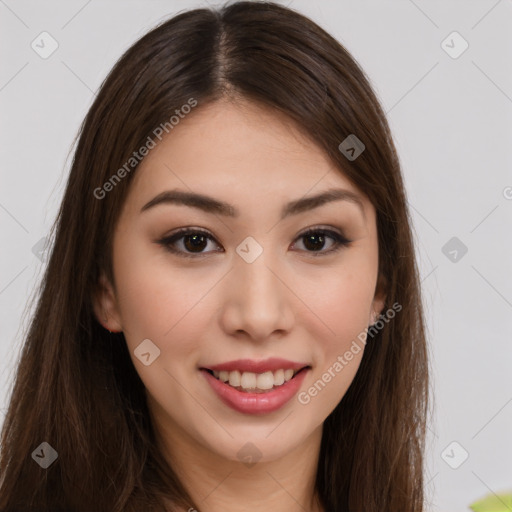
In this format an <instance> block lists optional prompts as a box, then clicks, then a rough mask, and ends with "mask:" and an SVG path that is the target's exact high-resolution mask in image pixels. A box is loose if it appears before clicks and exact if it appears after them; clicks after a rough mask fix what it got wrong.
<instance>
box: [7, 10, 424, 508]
mask: <svg viewBox="0 0 512 512" xmlns="http://www.w3.org/2000/svg"><path fill="white" fill-rule="evenodd" d="M226 95H233V96H236V95H238V96H240V97H243V98H247V99H249V100H252V101H255V102H258V103H259V104H262V105H265V106H266V107H267V108H270V109H274V110H275V111H279V112H282V113H285V114H286V115H287V116H289V118H291V119H293V120H294V121H296V123H297V125H298V126H300V127H301V129H302V130H303V131H304V132H305V133H306V134H307V135H308V136H309V137H310V139H311V140H313V141H314V142H315V143H316V144H318V145H319V146H320V147H321V148H323V149H324V150H325V153H326V154H327V155H328V157H329V158H330V159H332V161H333V162H334V164H335V165H336V167H337V168H338V169H339V170H340V172H343V173H344V175H345V176H346V177H348V178H349V179H350V180H351V181H352V182H353V183H354V184H355V185H356V186H357V187H359V189H360V190H361V191H363V192H364V193H365V194H366V195H367V196H368V197H369V199H370V200H371V202H372V204H373V205H374V207H375V209H376V212H377V229H378V242H379V281H378V286H379V287H381V289H383V290H385V293H386V304H387V307H388V308H389V307H391V305H393V304H399V305H401V310H400V312H399V313H398V314H396V315H395V317H394V318H393V319H392V320H391V321H389V322H386V323H385V325H384V326H383V328H382V329H379V330H378V332H377V333H375V335H374V336H373V337H371V339H370V337H369V338H368V343H367V346H366V349H365V352H364V355H363V359H362V362H361V365H360V368H359V370H358V372H357V374H356V376H355V379H354V381H353V382H352V384H351V386H350V388H349V389H348V391H347V393H346V394H345V396H344V397H343V399H342V400H341V402H340V403H339V404H338V405H337V407H336V408H335V409H334V411H333V412H332V414H330V415H329V417H328V418H327V419H326V420H325V422H324V426H323V437H322V444H321V451H320V459H319V465H318V471H317V479H316V485H317V491H318V495H319V497H320V500H321V502H322V505H323V506H324V508H325V510H326V511H329V512H333V511H335V512H342V511H362V510H364V511H365V512H382V511H393V512H399V511H402V512H421V511H423V510H424V508H423V507H424V504H423V500H424V490H423V485H424V480H423V457H424V455H423V453H424V441H425V427H426V421H427V414H428V406H427V403H428V386H429V383H428V360H427V347H426V340H425V338H426V335H425V327H424V317H423V315H424V313H423V306H422V301H421V295H420V292H421V290H420V282H419V275H418V270H417V266H416V260H415V252H414V244H413V238H412V231H411V223H410V222H411V220H410V215H409V211H408V207H407V201H406V195H405V191H404V184H403V181H402V176H401V169H400V164H399V159H398V156H397V154H396V150H395V147H394V143H393V140H392V136H391V133H390V130H389V127H388V124H387V121H386V116H385V114H384V112H383V110H382V108H381V106H380V104H379V101H378V99H377V98H376V95H375V93H374V92H373V90H372V88H371V86H370V82H369V79H368V78H367V77H366V75H365V73H364V72H363V70H362V69H361V68H360V67H359V65H358V64H357V63H356V62H355V60H354V59H353V58H352V57H351V56H350V54H349V53H348V52H347V50H346V49H345V48H344V47H343V46H342V45H341V44H340V43H338V42H337V41H336V40H335V39H334V38H333V37H331V36H330V35H329V34H327V33H326V32H325V31H324V30H322V29H321V28H320V27H318V26H317V25H316V24H315V23H313V22H312V21H311V20H309V19H307V18H306V17H304V16H303V15H301V14H299V13H297V12H295V11H293V10H291V9H288V8H285V7H283V6H280V5H277V4H274V3H269V2H266V3H262V2H237V3H231V4H229V5H226V6H224V7H223V8H220V9H218V10H214V9H197V10H191V11H188V12H184V13H181V14H179V15H177V16H175V17H173V18H172V19H169V20H168V21H165V22H163V23H162V24H160V25H159V26H158V27H156V28H155V29H153V30H151V31H150V32H148V33H147V34H146V35H145V36H144V37H142V38H141V39H140V40H139V41H137V42H136V43H135V44H134V45H133V46H132V47H131V48H129V49H128V50H127V51H126V53H125V54H124V55H123V56H122V57H121V58H120V60H119V61H118V62H117V63H116V65H115V66H114V68H113V69H112V70H111V72H110V73H109V75H108V76H107V78H106V79H105V81H104V82H103V84H102V85H101V87H100V89H99V91H98V94H97V97H96V99H95V101H94V103H93V105H92V107H91V108H90V110H89V112H88V114H87V116H86V118H85V120H84V122H83V124H82V126H81V128H80V132H79V135H78V139H77V140H78V142H77V144H76V148H75V152H74V159H73V163H72V167H71V171H70V175H69V179H68V182H67V186H66V190H65V194H64V198H63V201H62V204H61V207H60V210H59V212H58V216H57V219H56V221H55V224H54V226H53V228H52V239H51V242H52V247H51V251H50V256H49V259H48V264H47V268H46V269H45V274H44V277H43V279H42V282H41V285H40V288H39V290H38V300H37V308H36V311H35V313H34V316H33V318H32V320H31V324H30V328H29V330H28V333H27V336H26V339H25V341H24V346H23V350H22V354H21V359H20V361H19V363H18V367H17V373H16V378H15V381H14V385H13V390H12V395H11V397H10V404H9V408H8V410H7V414H6V418H5V422H4V425H3V430H2V438H1V459H0V478H1V480H0V509H1V510H5V511H11V510H27V511H28V510H41V511H42V510H45V511H49V510H52V511H54V510H67V511H69V510H74V511H92V510H94V511H109V512H112V511H114V512H121V511H124V512H126V511H133V512H135V511H140V510H165V509H164V498H165V499H167V500H170V501H171V502H172V503H175V504H179V505H180V506H183V507H184V508H185V509H188V508H189V507H195V508H196V509H199V507H198V506H197V505H196V504H195V503H194V501H193V500H192V499H191V498H190V496H189V495H188V494H187V492H186V490H185V485H184V484H182V483H181V482H180V481H179V479H178V478H177V476H176V474H175V473H174V471H173V469H172V468H171V467H169V465H168V464H167V463H166V461H165V460H164V459H163V456H162V455H161V453H160V452H159V451H158V450H157V449H156V444H155V433H154V431H153V429H152V425H151V423H150V421H149V419H148V418H149V413H148V409H147V405H146V401H145V394H144V386H143V383H142V381H141V379H140V378H139V376H138V374H137V372H136V370H135V368H134V366H133V364H132V361H131V359H130V355H129V353H128V351H127V348H126V343H125V342H124V337H123V334H122V333H121V334H111V333H109V332H107V331H106V330H105V329H104V328H103V327H102V326H101V325H100V324H99V323H98V321H97V319H96V317H95V316H94V313H93V307H92V297H93V294H94V293H95V290H96V289H97V288H96V287H97V284H98V279H99V276H100V273H101V272H102V271H104V272H105V273H106V275H107V276H108V278H109V279H110V281H111V282H113V279H112V277H113V274H112V267H111V264H112V262H111V254H112V235H113V231H114V229H115V225H116V221H117V219H118V216H119V214H120V210H121V207H122V205H123V201H124V199H125V197H126V193H127V191H128V187H129V185H130V183H131V181H132V179H133V176H134V174H135V172H136V166H134V167H133V169H131V170H130V169H128V170H127V168H126V167H125V170H126V171H127V172H125V173H123V177H122V179H120V180H117V181H116V182H115V184H114V185H115V186H112V187H111V190H110V191H109V193H108V194H107V195H106V197H103V198H98V193H96V194H95V193H94V191H95V190H98V188H101V187H103V186H104V184H105V183H106V182H107V181H108V180H109V179H111V177H112V175H113V174H114V173H116V171H117V170H118V169H120V168H122V167H123V165H125V164H126V162H127V161H129V159H130V157H131V156H132V154H133V152H134V151H136V150H137V149H138V148H140V147H141V146H143V145H144V144H145V142H146V141H147V140H148V137H154V133H155V128H157V127H159V126H161V125H162V124H164V123H166V122H168V120H169V119H170V117H171V116H172V115H173V114H174V113H175V111H176V109H180V107H181V106H182V105H185V104H187V103H188V102H189V101H190V99H191V98H193V99H194V101H197V105H198V106H197V107H195V108H196V109H199V108H201V106H202V105H206V104H207V103H209V102H213V101H215V100H217V99H220V98H222V97H223V96H226ZM167 126H168V125H167ZM152 134H153V135H152ZM351 134H354V135H356V136H357V138H358V139H359V140H361V141H362V142H363V143H364V145H365V149H364V151H363V152H362V153H361V154H360V155H359V157H358V158H356V159H354V160H350V159H348V158H347V156H346V155H345V154H343V153H342V151H340V149H339V147H338V146H339V145H340V143H341V142H342V141H343V140H344V139H345V138H346V137H348V136H349V135H351ZM111 183H112V182H111ZM384 309H386V307H385V308H384ZM42 442H47V443H49V444H50V445H51V446H52V447H53V448H54V449H55V450H56V451H57V452H58V459H57V460H56V461H55V462H54V463H53V464H52V465H51V466H50V467H48V468H47V469H42V468H41V467H40V466H39V465H38V464H36V463H35V462H34V460H32V453H33V451H34V450H35V449H36V448H38V447H39V445H40V444H41V443H42Z"/></svg>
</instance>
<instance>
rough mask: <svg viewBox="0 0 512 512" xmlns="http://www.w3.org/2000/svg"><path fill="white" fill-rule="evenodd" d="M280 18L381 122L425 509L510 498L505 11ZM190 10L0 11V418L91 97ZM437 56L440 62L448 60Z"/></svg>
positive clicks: (511, 133)
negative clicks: (322, 38) (346, 71)
mask: <svg viewBox="0 0 512 512" xmlns="http://www.w3.org/2000/svg"><path fill="white" fill-rule="evenodd" d="M209 3H210V5H219V2H209ZM282 3H285V2H282ZM286 4H287V5H290V6H291V7H293V8H295V9H297V10H299V11H300V12H302V13H304V14H306V15H308V16H310V17H311V18H312V19H313V20H315V21H316V22H317V23H319V24H320V25H321V26H322V27H323V28H325V29H326V30H327V31H329V32H330V33H331V34H333V35H334V36H335V37H336V38H337V39H338V40H339V41H340V42H341V43H342V44H344V45H345V46H346V48H347V49H348V50H349V51H350V52H351V53H352V54H353V56H354V57H355V58H356V59H357V60H358V61H359V62H360V64H361V65H362V67H363V68H364V69H365V71H366V72H367V73H368V75H369V77H370V79H371V81H372V83H373V86H374V88H375V90H376V92H377V94H378V96H379V98H380V100H381V101H382V103H383V106H384V108H385V110H386V111H387V113H388V118H389V122H390V125H391V128H392V130H393V133H394V137H395V141H396V144H397V148H398V151H399V154H400V158H401V162H402V165H403V171H404V177H405V181H406V186H407V191H408V196H409V202H410V205H411V209H412V214H413V220H414V230H415V238H416V243H417V253H418V259H419V264H420V268H421V274H422V287H423V290H424V298H425V307H426V313H427V319H428V331H429V332H428V334H429V343H430V352H431V358H432V367H433V374H432V377H433V380H434V382H433V386H434V400H435V403H434V410H433V417H432V422H431V424H430V428H429V442H428V452H427V475H428V477H427V481H428V484H427V492H428V496H429V509H430V510H432V511H445V512H448V511H450V512H463V511H467V510H468V505H469V504H470V503H472V502H473V501H474V500H476V499H479V498H481V497H483V496H484V495H486V494H487V493H491V492H495V493H499V492H503V491H505V490H507V489H508V490H511V491H512V462H511V461H512V442H511V435H510V433H511V432H512V384H511V373H512V372H511V363H512V346H511V343H510V341H511V338H512V336H511V335H512V323H511V322H510V320H511V316H512V315H511V313H512V280H511V278H510V275H511V262H512V243H511V236H510V235H511V227H512V173H511V163H512V162H511V160H512V157H511V152H510V145H511V143H512V74H511V68H510V65H511V64H510V63H511V62H512V0H500V1H496V0H485V1H484V0H481V1H475V0H473V1H467V0H464V1H448V0H444V1H426V0H414V1H413V0H394V1H391V0H388V1H382V0H380V1H378V0H374V1H361V0H357V1H356V0H353V1H335V0H320V1H315V2H311V1H310V2H307V1H306V0H295V1H291V2H286ZM205 5H207V3H206V2H204V1H203V2H201V1H190V0H188V1H151V2H142V1H123V2H121V1H99V0H92V1H91V0H90V1H86V0H72V1H65V2H64V1H60V2H57V1H48V0H47V1H45V2H39V1H25V0H23V1H14V0H0V52H1V56H2V66H1V69H0V107H1V116H2V123H1V142H2V143H1V162H2V166H1V171H0V172H1V188H0V226H1V230H2V240H3V242H2V251H1V256H0V257H1V260H0V268H1V275H0V322H1V328H2V331H1V339H0V406H3V407H5V406H6V405H7V397H8V389H9V384H10V381H11V379H12V376H13V370H14V368H15V362H16V358H17V356H18V353H19V349H20V345H21V341H22V338H23V332H24V329H25V328H26V326H27V320H28V318H23V317H22V314H23V312H24V311H25V309H26V306H27V301H28V299H29V298H30V297H31V294H32V291H33V289H34V286H35V285H36V284H37V283H38V281H39V279H40V278H41V275H42V268H43V263H42V262H41V261H40V259H39V258H38V257H36V256H35V255H34V254H33V252H32V248H33V246H34V245H35V244H37V242H38V241H39V240H40V239H41V238H43V237H45V236H46V234H47V232H48V229H49V227H50V225H51V223H52V221H53V219H54V217H55V214H56V212H57V208H58V205H59V202H60V199H61V197H62V192H63V187H64V184H65V180H66V177H67V173H68V171H69V165H70V160H71V159H70V157H69V155H68V153H69V150H70V148H71V144H72V141H73V138H74V137H75V134H76V132H77V129H78V126H79V123H80V122H81V120H82V119H83V117H84V115H85V114H86V112H87V109H88V108H89V106H90V105H91V102H92V100H93V95H94V91H96V89H97V88H98V86H99V85H100V83H101V81H102V80H103V78H104V77H105V75H106V74H107V73H108V71H109V70H110V68H111V67H112V65H113V64H114V62H115V61H116V60H117V59H118V58H119V57H120V55H121V54H122V52H123V51H124V50H125V49H126V48H127V47H128V46H130V45H131V44H132V43H133V42H135V40H136V39H138V38H139V37H140V36H142V35H143V34H144V33H145V32H146V31H147V30H149V29H150V28H151V27H153V26H154V25H155V24H156V23H157V22H160V21H161V20H163V19H167V18H168V17H170V16H172V15H173V14H175V13H177V12H178V11H180V10H184V9H190V8H194V7H200V6H205ZM43 31H47V32H49V33H50V34H51V35H52V37H53V38H55V40H57V42H58V44H59V47H58V49H57V50H56V51H55V53H53V54H52V55H51V56H50V57H49V58H47V59H42V58H41V57H40V56H39V55H38V54H37V53H36V52H35V51H34V50H33V49H32V48H31V42H32V41H33V40H35V39H36V38H37V37H38V36H39V34H40V33H41V32H43ZM453 31H457V32H459V33H460V35H461V36H462V37H463V38H464V39H465V40H466V41H467V42H468V43H469V48H468V49H467V50H466V51H465V52H464V53H462V54H461V55H460V56H459V57H458V58H452V57H451V56H450V55H448V53H447V52H446V51H445V50H444V49H443V47H442V42H443V40H445V39H446V38H447V36H448V35H449V34H451V33H452V32H453ZM450 41H451V40H450V39H448V41H447V44H448V45H451V46H453V49H452V50H451V51H452V52H453V51H455V50H457V49H458V48H461V46H460V41H457V40H454V42H453V43H452V42H450ZM452 237H457V238H458V239H459V240H460V241H461V242H462V243H463V244H464V245H465V246H466V247H467V249H468V251H467V253H466V254H465V255H464V256H462V257H461V253H460V252H458V255H457V256H458V261H456V262H454V261H451V260H450V259H449V258H448V257H447V256H445V254H444V253H443V252H442V248H443V247H444V245H445V244H446V243H447V242H448V241H449V240H450V239H451V238H452ZM450 250H451V249H450ZM445 252H448V251H445ZM43 261H44V258H43ZM29 314H30V311H28V310H27V312H26V315H29ZM2 418H3V415H0V421H1V420H2ZM453 441H456V442H457V443H458V445H455V446H454V445H452V446H450V444H451V443H452V442H453ZM447 447H449V448H448V450H447V451H446V452H445V449H446V448H447ZM463 450H465V451H467V452H468V453H469V457H468V459H467V460H466V461H465V462H464V463H463V464H461V465H460V466H459V467H458V468H457V469H453V468H452V467H451V466H450V465H449V464H448V462H449V463H450V464H451V465H453V466H455V465H457V463H460V460H461V457H462V456H463V454H464V452H463ZM443 453H444V456H443V455H442V454H443Z"/></svg>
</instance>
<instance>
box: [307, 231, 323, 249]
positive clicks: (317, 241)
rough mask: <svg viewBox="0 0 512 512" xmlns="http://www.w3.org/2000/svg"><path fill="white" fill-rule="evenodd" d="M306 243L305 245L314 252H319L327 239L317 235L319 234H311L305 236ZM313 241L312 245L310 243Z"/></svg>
mask: <svg viewBox="0 0 512 512" xmlns="http://www.w3.org/2000/svg"><path fill="white" fill-rule="evenodd" d="M305 239H306V243H304V245H305V247H307V248H308V249H312V250H318V249H322V247H323V245H324V243H325V239H324V237H323V235H317V234H310V235H306V236H305ZM311 240H313V244H312V245H310V244H309V242H310V241H311ZM308 246H309V247H308Z"/></svg>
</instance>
